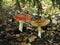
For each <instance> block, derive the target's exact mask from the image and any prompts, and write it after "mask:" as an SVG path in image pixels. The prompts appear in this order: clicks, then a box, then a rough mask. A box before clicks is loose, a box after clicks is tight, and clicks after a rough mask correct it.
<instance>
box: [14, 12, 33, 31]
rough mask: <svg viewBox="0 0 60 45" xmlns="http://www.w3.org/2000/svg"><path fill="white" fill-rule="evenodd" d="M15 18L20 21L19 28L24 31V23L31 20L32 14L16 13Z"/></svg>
mask: <svg viewBox="0 0 60 45" xmlns="http://www.w3.org/2000/svg"><path fill="white" fill-rule="evenodd" d="M13 18H14V19H15V20H17V21H19V30H20V31H21V32H22V27H23V23H24V22H25V21H28V20H30V19H31V18H32V16H31V15H29V14H26V13H21V14H18V15H15V16H14V17H13Z"/></svg>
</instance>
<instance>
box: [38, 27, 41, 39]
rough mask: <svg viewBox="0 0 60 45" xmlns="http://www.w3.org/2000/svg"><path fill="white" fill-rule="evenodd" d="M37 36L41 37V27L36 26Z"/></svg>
mask: <svg viewBox="0 0 60 45" xmlns="http://www.w3.org/2000/svg"><path fill="white" fill-rule="evenodd" d="M38 36H39V37H40V38H41V27H38Z"/></svg>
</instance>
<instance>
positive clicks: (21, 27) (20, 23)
mask: <svg viewBox="0 0 60 45" xmlns="http://www.w3.org/2000/svg"><path fill="white" fill-rule="evenodd" d="M22 29H23V22H22V21H19V31H21V32H22V31H23V30H22Z"/></svg>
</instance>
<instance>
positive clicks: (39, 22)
mask: <svg viewBox="0 0 60 45" xmlns="http://www.w3.org/2000/svg"><path fill="white" fill-rule="evenodd" d="M49 22H50V20H48V19H45V20H35V21H31V24H32V25H34V26H37V27H38V36H39V37H40V38H41V30H42V29H41V27H42V26H45V25H47V24H49Z"/></svg>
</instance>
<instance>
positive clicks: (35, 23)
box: [31, 19, 50, 26]
mask: <svg viewBox="0 0 60 45" xmlns="http://www.w3.org/2000/svg"><path fill="white" fill-rule="evenodd" d="M31 23H32V24H33V25H36V26H45V25H47V24H49V23H50V20H48V19H45V20H35V21H32V22H31Z"/></svg>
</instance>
